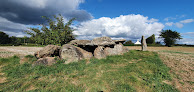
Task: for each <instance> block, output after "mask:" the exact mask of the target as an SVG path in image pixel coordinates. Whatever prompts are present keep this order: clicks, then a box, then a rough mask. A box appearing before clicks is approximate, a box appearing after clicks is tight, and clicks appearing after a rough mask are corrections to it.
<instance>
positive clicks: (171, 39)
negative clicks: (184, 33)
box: [160, 29, 182, 47]
mask: <svg viewBox="0 0 194 92" xmlns="http://www.w3.org/2000/svg"><path fill="white" fill-rule="evenodd" d="M160 38H163V40H164V43H165V45H166V46H169V47H171V46H172V45H174V44H175V43H176V41H177V39H178V40H180V39H182V38H181V35H180V33H178V32H176V31H172V30H170V29H169V30H162V31H161V33H160Z"/></svg>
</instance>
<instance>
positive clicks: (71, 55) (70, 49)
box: [59, 44, 93, 64]
mask: <svg viewBox="0 0 194 92" xmlns="http://www.w3.org/2000/svg"><path fill="white" fill-rule="evenodd" d="M59 55H60V58H61V59H65V60H67V61H66V62H65V63H66V64H67V63H71V62H78V61H79V60H82V59H90V58H91V57H93V55H92V53H90V52H87V51H85V50H83V49H81V48H79V47H76V46H73V45H69V44H65V45H63V46H62V47H61V49H60V52H59Z"/></svg>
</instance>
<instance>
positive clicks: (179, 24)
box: [174, 23, 183, 28]
mask: <svg viewBox="0 0 194 92" xmlns="http://www.w3.org/2000/svg"><path fill="white" fill-rule="evenodd" d="M174 25H175V26H176V27H178V28H182V27H183V24H181V23H174Z"/></svg>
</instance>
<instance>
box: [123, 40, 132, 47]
mask: <svg viewBox="0 0 194 92" xmlns="http://www.w3.org/2000/svg"><path fill="white" fill-rule="evenodd" d="M123 45H125V46H133V45H134V43H133V42H132V41H131V40H128V41H126V42H125V43H124V44H123Z"/></svg>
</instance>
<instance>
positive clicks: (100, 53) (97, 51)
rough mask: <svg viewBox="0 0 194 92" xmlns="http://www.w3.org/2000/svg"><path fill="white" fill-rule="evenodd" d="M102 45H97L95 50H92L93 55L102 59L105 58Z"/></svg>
mask: <svg viewBox="0 0 194 92" xmlns="http://www.w3.org/2000/svg"><path fill="white" fill-rule="evenodd" d="M104 49H105V48H104V47H103V46H98V47H97V48H96V49H95V50H94V57H95V58H97V59H102V58H106V54H105V52H104Z"/></svg>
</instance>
